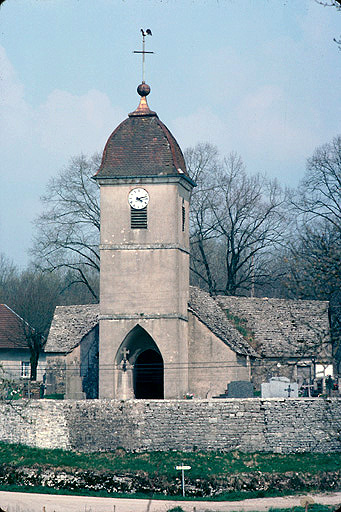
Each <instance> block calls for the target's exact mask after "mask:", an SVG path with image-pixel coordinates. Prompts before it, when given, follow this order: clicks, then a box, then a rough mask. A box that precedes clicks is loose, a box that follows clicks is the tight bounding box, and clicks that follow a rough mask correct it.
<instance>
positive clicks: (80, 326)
mask: <svg viewBox="0 0 341 512" xmlns="http://www.w3.org/2000/svg"><path fill="white" fill-rule="evenodd" d="M98 317H99V304H84V305H77V306H57V307H56V309H55V312H54V315H53V320H52V324H51V327H50V332H49V335H48V338H47V342H46V345H45V352H62V353H68V352H71V350H73V349H74V348H75V347H76V346H77V345H79V343H80V342H81V341H82V338H83V337H84V336H85V335H86V334H88V332H90V331H91V329H93V328H94V327H95V326H96V325H97V324H98Z"/></svg>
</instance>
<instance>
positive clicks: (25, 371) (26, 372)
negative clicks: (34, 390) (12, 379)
mask: <svg viewBox="0 0 341 512" xmlns="http://www.w3.org/2000/svg"><path fill="white" fill-rule="evenodd" d="M29 377H30V363H29V361H21V378H22V379H28V378H29Z"/></svg>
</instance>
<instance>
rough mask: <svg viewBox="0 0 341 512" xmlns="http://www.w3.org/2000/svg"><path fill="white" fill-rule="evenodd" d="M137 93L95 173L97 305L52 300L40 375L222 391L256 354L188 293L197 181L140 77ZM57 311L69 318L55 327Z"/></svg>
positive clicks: (106, 392) (116, 389)
mask: <svg viewBox="0 0 341 512" xmlns="http://www.w3.org/2000/svg"><path fill="white" fill-rule="evenodd" d="M137 92H138V94H139V95H140V102H139V105H138V107H137V109H136V110H134V111H133V112H132V113H130V114H129V116H128V118H127V119H125V120H124V121H123V122H122V123H121V124H120V125H119V126H118V127H117V128H116V129H115V130H114V132H113V133H112V134H111V135H110V137H109V139H108V141H107V144H106V146H105V149H104V153H103V158H102V163H101V166H100V168H99V170H98V172H97V173H96V175H95V176H94V179H95V180H97V182H98V183H99V185H100V196H101V197H100V205H101V237H100V261H101V270H100V304H99V307H98V305H88V306H64V307H63V306H60V307H57V309H56V313H55V317H54V320H53V323H52V326H51V330H50V334H49V338H48V341H47V344H46V348H45V352H46V353H47V356H48V360H49V361H50V368H51V372H50V376H48V380H47V382H48V386H49V385H50V391H52V390H53V386H56V384H55V379H56V376H55V375H54V377H53V376H52V373H53V372H52V368H53V367H54V366H53V365H57V366H58V365H59V366H58V367H60V365H62V366H63V364H65V365H66V367H67V370H66V373H65V376H66V377H65V379H64V378H63V379H62V381H64V385H65V386H66V388H67V389H64V393H65V394H66V396H70V397H79V398H81V397H86V396H88V397H89V398H93V397H96V396H98V397H99V398H122V399H125V398H183V397H185V396H191V395H192V394H193V395H194V396H200V397H202V398H207V397H211V396H214V395H216V394H219V393H223V392H224V390H225V389H226V386H227V383H228V381H231V380H247V381H248V380H250V357H256V356H257V354H256V352H255V351H254V350H253V349H252V347H251V346H250V345H249V344H248V343H247V342H246V340H245V339H244V338H243V336H242V335H241V334H240V333H239V332H238V330H237V329H235V328H234V327H233V325H231V324H229V322H228V321H227V317H226V315H225V314H224V312H223V311H222V310H221V309H220V307H219V306H218V304H216V302H215V301H214V299H212V298H211V297H209V295H208V294H206V293H205V292H203V291H201V290H198V289H195V288H193V289H192V291H191V294H190V286H189V202H190V196H191V191H192V188H193V187H194V186H195V183H194V182H193V181H192V180H191V178H190V177H189V175H188V173H187V170H186V164H185V161H184V157H183V154H182V151H181V149H180V147H179V145H178V143H177V142H176V140H175V138H174V137H173V135H172V134H171V133H170V131H169V130H168V128H167V127H166V126H165V125H164V124H163V123H162V122H161V121H160V119H159V117H158V116H157V114H156V113H155V112H153V111H152V110H150V108H149V106H148V103H147V95H148V94H149V92H150V87H149V86H148V85H147V84H145V83H142V84H140V85H139V86H138V88H137ZM77 309H78V310H79V309H83V312H84V315H82V314H81V312H80V311H77ZM62 312H63V313H64V315H62V317H63V320H65V318H68V319H69V322H66V325H65V324H64V328H62V329H61V330H62V333H61V332H60V323H61V322H62V323H63V320H61V317H60V315H61V313H62ZM84 318H87V319H88V320H89V318H91V320H89V324H87V322H84ZM84 323H85V324H87V327H86V328H85V331H86V332H83V331H82V329H83V330H84ZM75 324H76V325H78V324H79V329H80V332H78V331H77V327H76V329H75ZM97 325H99V332H98V328H97ZM74 330H76V331H77V334H76V333H74V335H72V332H73V331H74ZM57 331H58V333H57ZM97 347H98V348H97ZM84 358H87V361H88V368H87V370H86V371H85V370H84V364H85V363H84ZM72 369H73V370H72ZM90 370H91V371H90ZM60 371H61V374H63V372H62V370H60ZM84 372H85V373H84ZM97 375H98V384H97V383H95V381H96V379H97ZM77 381H78V383H77ZM67 383H68V385H67ZM90 383H91V384H90Z"/></svg>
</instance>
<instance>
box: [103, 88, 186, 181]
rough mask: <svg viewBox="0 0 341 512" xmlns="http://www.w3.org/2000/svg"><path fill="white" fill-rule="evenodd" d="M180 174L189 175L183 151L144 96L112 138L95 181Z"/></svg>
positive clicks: (107, 144) (107, 145)
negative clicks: (98, 179)
mask: <svg viewBox="0 0 341 512" xmlns="http://www.w3.org/2000/svg"><path fill="white" fill-rule="evenodd" d="M141 105H142V106H141ZM180 174H184V175H185V176H188V174H187V170H186V164H185V160H184V157H183V154H182V151H181V149H180V147H179V145H178V143H177V142H176V140H175V138H174V137H173V135H172V134H171V132H170V131H169V130H168V128H167V127H166V126H165V125H164V124H163V123H162V122H161V121H160V119H159V118H158V116H157V114H156V113H155V112H152V111H151V110H149V107H148V105H147V103H146V99H145V98H144V97H143V98H141V102H140V105H139V107H138V108H137V109H136V110H135V111H134V112H132V113H131V114H129V117H128V119H125V120H124V121H123V122H122V123H121V124H120V125H119V126H118V127H117V128H116V130H114V132H113V133H112V134H111V135H110V137H109V139H108V141H107V143H106V146H105V149H104V152H103V158H102V163H101V166H100V168H99V170H98V171H97V173H96V175H95V176H94V178H96V179H97V178H115V177H126V176H162V175H166V176H167V175H171V176H174V175H180Z"/></svg>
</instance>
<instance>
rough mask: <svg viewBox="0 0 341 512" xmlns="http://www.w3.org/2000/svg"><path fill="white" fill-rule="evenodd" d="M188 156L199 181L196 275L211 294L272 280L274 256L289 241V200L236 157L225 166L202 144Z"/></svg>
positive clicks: (195, 221)
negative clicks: (286, 228) (285, 235)
mask: <svg viewBox="0 0 341 512" xmlns="http://www.w3.org/2000/svg"><path fill="white" fill-rule="evenodd" d="M185 155H186V158H187V163H188V169H189V172H190V173H191V175H192V176H193V177H194V178H195V177H196V176H197V177H199V187H198V190H195V191H194V193H193V197H192V206H191V208H192V212H191V247H192V248H191V270H192V273H193V274H194V275H195V276H197V278H198V279H199V284H200V282H201V284H202V285H204V286H205V287H206V288H207V289H208V290H209V292H210V293H211V294H216V293H223V294H227V295H235V294H236V293H237V292H241V291H245V290H248V289H250V288H251V287H252V286H253V284H255V283H260V282H262V281H264V280H265V279H267V278H268V277H269V273H268V271H267V263H268V261H269V258H271V251H272V249H273V248H274V247H275V246H276V244H278V243H279V242H280V241H281V240H282V236H283V229H284V228H283V225H284V223H283V221H284V213H283V206H284V201H285V200H284V195H283V193H282V191H281V189H280V187H279V185H278V184H277V183H276V182H275V181H269V180H267V179H266V178H265V177H264V176H261V175H260V174H256V175H253V176H249V175H247V173H246V170H245V167H244V164H243V162H242V160H241V158H240V156H238V155H236V154H235V153H231V154H230V155H229V156H228V157H227V158H225V159H224V160H223V161H219V160H218V154H217V150H216V148H214V147H213V148H212V146H210V145H207V144H201V145H199V146H197V147H196V148H194V149H191V150H190V152H189V153H188V152H185ZM188 155H189V156H190V159H188ZM193 169H194V170H195V174H194V173H193Z"/></svg>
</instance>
